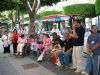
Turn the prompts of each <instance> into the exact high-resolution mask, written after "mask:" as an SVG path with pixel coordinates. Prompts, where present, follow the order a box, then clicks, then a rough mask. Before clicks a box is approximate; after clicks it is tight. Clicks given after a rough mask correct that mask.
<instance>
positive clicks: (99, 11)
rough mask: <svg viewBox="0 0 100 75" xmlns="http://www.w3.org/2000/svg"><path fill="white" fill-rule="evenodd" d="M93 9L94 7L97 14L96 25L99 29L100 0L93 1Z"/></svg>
mask: <svg viewBox="0 0 100 75" xmlns="http://www.w3.org/2000/svg"><path fill="white" fill-rule="evenodd" d="M95 9H96V14H97V15H98V27H99V29H100V22H99V15H100V0H96V2H95Z"/></svg>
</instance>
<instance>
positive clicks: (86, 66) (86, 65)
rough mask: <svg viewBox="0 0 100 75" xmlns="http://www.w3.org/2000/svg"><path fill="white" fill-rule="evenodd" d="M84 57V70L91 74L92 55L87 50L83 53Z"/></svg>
mask: <svg viewBox="0 0 100 75" xmlns="http://www.w3.org/2000/svg"><path fill="white" fill-rule="evenodd" d="M82 57H83V58H82V60H83V62H82V64H83V67H82V71H84V72H87V73H89V74H90V73H91V72H92V57H91V56H90V55H89V54H88V53H85V52H83V53H82Z"/></svg>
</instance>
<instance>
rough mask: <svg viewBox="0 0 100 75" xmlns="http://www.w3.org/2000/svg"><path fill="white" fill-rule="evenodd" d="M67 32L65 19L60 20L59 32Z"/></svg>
mask: <svg viewBox="0 0 100 75" xmlns="http://www.w3.org/2000/svg"><path fill="white" fill-rule="evenodd" d="M64 32H68V29H67V27H66V24H65V21H62V22H61V33H64Z"/></svg>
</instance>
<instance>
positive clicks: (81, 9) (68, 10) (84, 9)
mask: <svg viewBox="0 0 100 75" xmlns="http://www.w3.org/2000/svg"><path fill="white" fill-rule="evenodd" d="M64 14H81V15H85V16H86V17H95V16H96V12H95V6H94V4H75V5H70V6H66V7H64Z"/></svg>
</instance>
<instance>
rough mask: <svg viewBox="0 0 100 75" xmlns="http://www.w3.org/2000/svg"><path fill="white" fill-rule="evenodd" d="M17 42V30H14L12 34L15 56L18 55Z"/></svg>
mask: <svg viewBox="0 0 100 75" xmlns="http://www.w3.org/2000/svg"><path fill="white" fill-rule="evenodd" d="M17 40H18V33H17V30H16V29H14V31H13V34H12V44H13V52H14V54H16V53H17Z"/></svg>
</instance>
